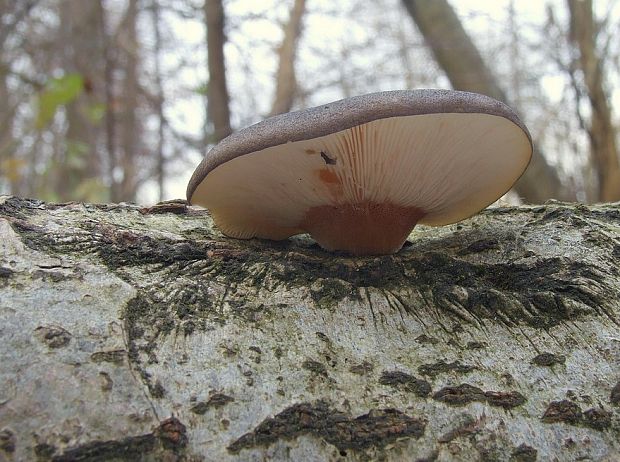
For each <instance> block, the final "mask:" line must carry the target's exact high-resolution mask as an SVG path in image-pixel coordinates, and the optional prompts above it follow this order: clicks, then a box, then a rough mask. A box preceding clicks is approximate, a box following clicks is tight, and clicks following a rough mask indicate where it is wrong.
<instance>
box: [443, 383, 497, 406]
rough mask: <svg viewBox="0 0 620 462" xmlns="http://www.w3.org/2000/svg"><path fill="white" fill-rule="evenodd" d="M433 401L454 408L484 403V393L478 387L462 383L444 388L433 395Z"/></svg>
mask: <svg viewBox="0 0 620 462" xmlns="http://www.w3.org/2000/svg"><path fill="white" fill-rule="evenodd" d="M433 399H435V400H436V401H441V402H443V403H446V404H451V405H454V406H464V405H465V404H469V403H472V402H474V401H480V402H484V401H486V396H485V395H484V391H482V390H481V389H480V388H478V387H474V386H471V385H469V384H466V383H463V384H461V385H458V386H456V387H444V388H442V389H441V390H439V391H438V392H436V393H435V394H434V395H433Z"/></svg>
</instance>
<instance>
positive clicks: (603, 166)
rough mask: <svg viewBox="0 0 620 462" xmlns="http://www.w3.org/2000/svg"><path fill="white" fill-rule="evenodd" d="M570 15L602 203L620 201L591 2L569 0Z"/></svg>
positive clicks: (618, 168) (618, 165) (617, 163)
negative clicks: (585, 97) (582, 80)
mask: <svg viewBox="0 0 620 462" xmlns="http://www.w3.org/2000/svg"><path fill="white" fill-rule="evenodd" d="M567 4H568V9H569V11H570V35H571V40H572V41H573V42H574V44H575V46H576V48H577V49H578V56H579V59H578V60H577V61H578V63H579V68H580V69H581V71H582V73H583V78H584V83H585V87H586V89H587V93H588V98H589V100H590V107H591V111H592V114H591V117H590V127H589V136H590V152H591V155H592V159H593V161H594V164H595V165H596V169H597V173H598V181H599V200H601V201H605V202H611V201H617V200H620V161H619V159H618V149H617V145H616V130H615V128H614V126H613V122H612V117H611V109H610V107H609V103H608V96H607V94H606V93H605V90H604V88H603V70H602V63H601V59H600V57H599V55H598V53H597V51H596V35H597V31H596V25H595V22H594V18H593V13H592V0H567Z"/></svg>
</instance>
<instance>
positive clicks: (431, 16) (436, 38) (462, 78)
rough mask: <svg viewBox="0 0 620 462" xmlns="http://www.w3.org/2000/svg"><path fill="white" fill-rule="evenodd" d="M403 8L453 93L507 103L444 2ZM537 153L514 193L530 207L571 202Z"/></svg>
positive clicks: (418, 1) (411, 0) (417, 0)
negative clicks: (469, 93) (552, 200)
mask: <svg viewBox="0 0 620 462" xmlns="http://www.w3.org/2000/svg"><path fill="white" fill-rule="evenodd" d="M403 4H404V5H405V8H406V9H407V11H408V12H409V14H410V15H411V17H412V18H413V20H414V21H415V23H416V25H417V26H418V28H419V30H420V32H421V33H422V35H423V36H424V39H425V41H426V43H427V44H428V46H429V47H430V49H431V51H432V53H433V56H434V57H435V59H436V61H437V63H438V64H439V66H441V68H442V69H443V70H444V72H445V73H446V76H447V77H448V79H449V80H450V83H451V84H452V87H453V88H454V89H456V90H464V91H473V92H476V93H482V94H485V95H488V96H491V97H492V98H495V99H498V100H500V101H504V102H506V103H509V101H508V98H507V97H506V94H505V93H504V91H503V90H502V88H501V86H500V85H499V83H498V82H497V79H496V77H495V76H494V75H493V73H492V72H491V70H490V69H489V68H488V67H487V65H486V63H485V62H484V60H483V59H482V56H481V55H480V52H479V51H478V49H477V48H476V46H475V45H474V43H473V42H472V40H471V38H470V37H469V35H468V34H467V32H466V31H465V29H464V28H463V26H462V25H461V22H460V20H459V18H458V16H457V15H456V13H455V12H454V10H453V9H452V7H451V6H450V4H449V3H448V2H447V0H403ZM537 151H538V152H537V153H536V154H535V155H534V157H533V158H532V162H531V164H530V166H529V168H528V170H527V171H526V172H525V174H524V175H523V176H522V177H521V179H520V180H519V181H518V183H517V184H516V185H515V191H516V192H517V193H518V194H519V195H520V196H521V197H522V198H523V199H524V200H525V201H526V202H530V203H541V202H544V201H545V200H547V199H549V198H556V199H571V200H572V199H574V193H571V192H569V191H567V190H566V188H564V187H563V185H562V183H561V181H560V178H559V176H558V173H557V171H556V170H555V169H554V168H553V167H552V166H551V165H549V164H548V163H547V161H546V160H545V158H544V156H543V155H542V154H541V152H540V150H537Z"/></svg>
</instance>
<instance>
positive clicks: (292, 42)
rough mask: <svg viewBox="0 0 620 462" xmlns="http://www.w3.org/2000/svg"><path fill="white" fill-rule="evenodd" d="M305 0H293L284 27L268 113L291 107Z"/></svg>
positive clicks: (295, 87) (279, 111)
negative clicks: (274, 91) (271, 101)
mask: <svg viewBox="0 0 620 462" xmlns="http://www.w3.org/2000/svg"><path fill="white" fill-rule="evenodd" d="M305 8H306V0H295V3H294V4H293V8H292V9H291V15H290V18H289V21H288V23H287V24H286V27H285V28H284V38H283V39H282V44H281V45H280V49H279V51H278V72H277V74H276V94H275V98H274V101H273V105H272V106H271V112H270V114H269V115H272V116H274V115H277V114H282V113H284V112H289V111H290V110H291V108H292V107H293V102H294V100H295V93H296V90H297V80H296V78H295V55H296V53H297V43H298V42H299V37H300V35H301V28H302V17H303V15H304V10H305Z"/></svg>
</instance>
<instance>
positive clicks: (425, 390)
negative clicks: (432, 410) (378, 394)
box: [379, 371, 431, 397]
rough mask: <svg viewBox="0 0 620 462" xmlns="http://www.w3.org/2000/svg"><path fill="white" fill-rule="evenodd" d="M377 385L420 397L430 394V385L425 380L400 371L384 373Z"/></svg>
mask: <svg viewBox="0 0 620 462" xmlns="http://www.w3.org/2000/svg"><path fill="white" fill-rule="evenodd" d="M379 383H380V384H381V385H387V386H390V387H393V388H397V389H400V390H404V391H406V392H408V393H413V394H415V395H416V396H420V397H426V396H428V395H429V394H430V392H431V385H430V384H429V383H428V382H427V381H426V380H421V379H418V378H416V377H414V376H412V375H410V374H407V373H405V372H402V371H384V372H383V373H382V374H381V377H380V378H379Z"/></svg>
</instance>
